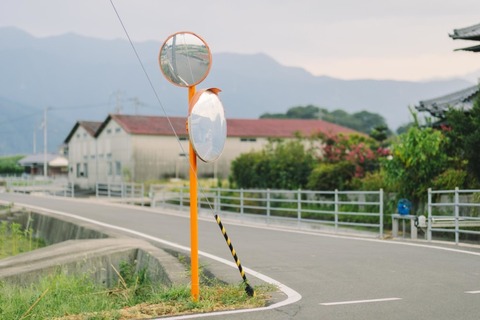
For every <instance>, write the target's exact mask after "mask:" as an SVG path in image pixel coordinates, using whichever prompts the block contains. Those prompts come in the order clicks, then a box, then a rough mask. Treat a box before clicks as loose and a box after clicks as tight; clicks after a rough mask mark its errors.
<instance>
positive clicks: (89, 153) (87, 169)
mask: <svg viewBox="0 0 480 320" xmlns="http://www.w3.org/2000/svg"><path fill="white" fill-rule="evenodd" d="M95 145H96V140H95V138H94V137H92V136H91V135H90V134H89V133H88V132H87V131H86V130H85V129H84V128H83V127H82V126H79V127H78V128H77V130H76V131H75V132H74V134H73V135H72V137H71V139H70V141H69V143H68V163H69V169H68V178H69V180H70V181H73V182H74V183H75V184H76V185H79V186H80V187H82V188H87V187H88V186H89V181H90V180H91V179H92V176H93V177H94V176H95V175H96V166H95V161H96V155H95Z"/></svg>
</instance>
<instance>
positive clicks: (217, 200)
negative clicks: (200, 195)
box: [215, 188, 221, 212]
mask: <svg viewBox="0 0 480 320" xmlns="http://www.w3.org/2000/svg"><path fill="white" fill-rule="evenodd" d="M220 202H221V199H220V188H217V197H216V198H215V206H216V211H217V212H220V209H221V204H220Z"/></svg>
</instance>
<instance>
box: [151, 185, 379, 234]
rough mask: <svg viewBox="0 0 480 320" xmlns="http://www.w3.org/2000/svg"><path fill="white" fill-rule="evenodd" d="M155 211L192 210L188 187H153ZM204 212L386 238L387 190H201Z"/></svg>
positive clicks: (199, 201)
mask: <svg viewBox="0 0 480 320" xmlns="http://www.w3.org/2000/svg"><path fill="white" fill-rule="evenodd" d="M150 199H151V206H152V207H159V206H163V207H177V208H178V207H181V208H182V207H188V206H189V201H190V194H189V189H188V187H179V188H176V189H173V190H167V189H166V188H164V187H162V186H160V185H152V186H151V187H150ZM198 204H199V207H200V208H209V209H212V210H214V211H216V212H230V213H236V214H239V215H249V216H251V217H252V216H255V217H264V218H266V219H267V221H269V220H273V219H285V220H290V221H298V222H305V223H319V224H323V225H330V226H333V228H334V230H335V231H338V229H339V228H340V227H349V228H357V229H358V230H360V229H361V230H371V229H372V228H373V229H376V230H378V231H377V232H378V235H379V237H383V190H379V191H338V190H335V191H306V190H294V191H289V190H270V189H266V190H260V189H255V190H253V189H222V188H207V189H201V190H200V191H199V195H198Z"/></svg>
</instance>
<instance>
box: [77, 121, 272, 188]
mask: <svg viewBox="0 0 480 320" xmlns="http://www.w3.org/2000/svg"><path fill="white" fill-rule="evenodd" d="M267 143H268V139H267V138H240V137H228V138H227V139H226V143H225V148H224V150H223V153H222V155H221V156H220V158H219V159H218V160H217V161H215V162H213V163H204V162H202V161H201V160H200V159H198V161H197V163H198V176H199V177H217V178H221V179H225V178H227V177H228V175H229V173H230V166H231V162H232V161H233V160H234V159H235V158H237V157H238V156H239V155H240V154H242V153H246V152H250V151H254V150H261V149H262V148H264V147H265V146H266V145H267ZM69 151H70V152H69V161H70V163H71V171H70V172H69V177H70V179H71V181H74V182H75V184H77V185H79V186H80V187H82V188H94V187H95V184H96V183H97V182H100V183H107V182H110V183H114V182H125V181H134V182H144V181H147V180H158V179H162V178H171V177H178V178H188V172H189V171H188V170H189V161H188V152H189V146H188V139H186V138H180V141H178V140H177V139H176V137H175V136H158V135H156V136H154V135H131V134H129V133H127V132H125V130H123V128H122V127H120V125H119V124H118V123H117V122H115V120H113V119H112V120H111V121H109V123H108V124H107V125H106V127H105V128H103V130H102V132H101V133H100V135H99V136H98V137H97V138H96V139H95V138H93V137H92V136H90V135H89V134H88V133H87V132H86V131H85V129H83V128H82V127H79V128H78V129H77V131H76V132H75V133H74V135H73V137H72V138H71V140H70V142H69ZM77 163H80V164H81V165H80V168H83V163H87V167H88V174H86V175H80V176H77V172H76V170H77Z"/></svg>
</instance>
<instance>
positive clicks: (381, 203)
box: [379, 189, 383, 239]
mask: <svg viewBox="0 0 480 320" xmlns="http://www.w3.org/2000/svg"><path fill="white" fill-rule="evenodd" d="M379 197H380V200H379V201H380V210H379V211H380V239H381V238H383V189H380V194H379Z"/></svg>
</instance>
